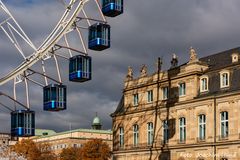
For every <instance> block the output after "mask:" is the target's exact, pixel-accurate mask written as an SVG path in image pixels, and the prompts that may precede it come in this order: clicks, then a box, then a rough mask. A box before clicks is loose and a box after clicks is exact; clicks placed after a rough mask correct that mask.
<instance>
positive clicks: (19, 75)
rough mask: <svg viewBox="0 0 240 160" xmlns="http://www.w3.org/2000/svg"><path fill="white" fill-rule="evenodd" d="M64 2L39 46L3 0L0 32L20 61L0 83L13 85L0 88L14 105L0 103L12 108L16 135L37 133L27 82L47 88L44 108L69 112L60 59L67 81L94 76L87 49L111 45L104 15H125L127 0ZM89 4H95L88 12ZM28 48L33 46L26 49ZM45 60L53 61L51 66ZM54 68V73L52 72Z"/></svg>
mask: <svg viewBox="0 0 240 160" xmlns="http://www.w3.org/2000/svg"><path fill="white" fill-rule="evenodd" d="M61 3H62V4H63V5H64V6H65V11H64V12H63V15H62V17H61V18H60V20H59V21H58V23H57V24H56V26H55V27H54V29H53V30H52V32H51V33H50V34H49V35H48V36H47V38H46V39H45V40H43V42H42V43H41V45H40V46H39V47H37V46H36V45H35V44H34V43H33V42H32V41H31V39H30V38H29V37H28V36H27V34H26V33H25V32H24V31H23V29H22V28H21V26H20V25H19V23H18V22H17V21H16V20H15V18H14V17H13V15H12V14H11V12H10V11H9V10H8V8H7V7H6V6H5V4H4V3H3V2H2V1H1V0H0V10H1V12H0V16H1V19H0V20H1V21H0V30H1V32H2V33H3V35H5V37H6V38H7V39H8V42H10V43H12V46H14V47H15V48H16V52H17V54H18V55H20V57H21V63H19V65H17V66H16V67H14V68H13V69H12V70H11V71H9V72H8V73H6V74H5V75H4V76H2V77H1V78H0V87H2V86H4V85H9V84H10V85H9V86H11V87H12V88H9V90H11V92H10V93H6V92H3V91H1V88H0V95H1V97H5V98H7V99H9V100H11V101H13V102H14V105H12V106H8V105H6V104H4V102H1V101H0V105H1V106H3V107H5V108H7V109H8V110H10V111H11V134H12V136H33V135H34V134H35V131H34V130H35V112H34V111H33V110H32V109H31V105H30V98H29V94H31V93H30V92H31V89H30V87H29V84H30V83H31V84H34V85H38V86H41V87H42V88H43V90H42V92H43V110H45V111H61V110H65V109H66V107H67V86H66V85H65V84H64V80H63V79H64V78H63V77H62V74H61V73H62V72H61V64H60V63H68V64H69V65H68V66H69V68H68V71H69V73H68V79H69V81H72V82H80V83H82V82H85V81H89V80H91V78H92V58H91V56H89V50H94V51H102V50H105V49H107V48H109V47H110V44H111V41H110V29H111V27H110V25H109V24H108V23H107V20H106V17H115V16H118V15H120V14H122V13H123V0H102V1H101V2H99V0H68V1H67V0H62V1H61ZM88 5H90V8H91V9H89V10H88V8H89V7H88ZM93 7H95V8H93ZM90 12H94V13H93V14H90ZM1 36H2V35H1ZM86 44H87V45H86ZM25 46H28V47H29V48H30V49H27V51H25V50H24V47H25ZM60 59H63V62H62V61H60ZM47 64H51V67H48V66H47ZM53 64H54V67H53ZM53 68H54V69H55V72H52V70H53ZM49 70H51V71H49ZM53 74H55V75H53ZM18 86H21V87H20V88H21V91H20V93H21V97H23V95H24V101H22V99H21V100H20V99H19V97H20V96H19V93H18V91H17V88H19V87H18ZM23 90H24V91H23ZM11 93H12V94H11ZM19 108H21V109H19Z"/></svg>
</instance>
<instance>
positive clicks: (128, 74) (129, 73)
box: [126, 66, 133, 81]
mask: <svg viewBox="0 0 240 160" xmlns="http://www.w3.org/2000/svg"><path fill="white" fill-rule="evenodd" d="M132 79H133V69H132V67H130V66H128V73H127V76H126V80H127V81H130V80H132Z"/></svg>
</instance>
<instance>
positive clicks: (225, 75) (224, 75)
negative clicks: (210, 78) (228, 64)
mask: <svg viewBox="0 0 240 160" xmlns="http://www.w3.org/2000/svg"><path fill="white" fill-rule="evenodd" d="M220 87H221V88H224V87H229V71H222V72H220Z"/></svg>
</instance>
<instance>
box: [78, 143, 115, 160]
mask: <svg viewBox="0 0 240 160" xmlns="http://www.w3.org/2000/svg"><path fill="white" fill-rule="evenodd" d="M82 157H83V159H84V160H93V159H94V160H108V159H110V157H111V149H110V147H109V146H108V144H107V143H106V142H103V141H102V140H99V139H94V140H91V141H88V142H87V143H86V144H85V145H84V147H83V148H82Z"/></svg>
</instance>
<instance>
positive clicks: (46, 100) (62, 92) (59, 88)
mask: <svg viewBox="0 0 240 160" xmlns="http://www.w3.org/2000/svg"><path fill="white" fill-rule="evenodd" d="M66 97H67V87H66V86H65V85H61V84H60V85H59V84H50V85H48V86H45V87H43V110H45V111H60V110H65V109H66V108H67V103H66V102H67V98H66Z"/></svg>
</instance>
